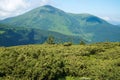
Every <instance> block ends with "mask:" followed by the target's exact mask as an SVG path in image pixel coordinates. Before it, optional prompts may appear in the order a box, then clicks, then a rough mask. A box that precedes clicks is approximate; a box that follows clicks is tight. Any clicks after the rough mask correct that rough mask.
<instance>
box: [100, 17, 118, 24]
mask: <svg viewBox="0 0 120 80" xmlns="http://www.w3.org/2000/svg"><path fill="white" fill-rule="evenodd" d="M100 18H102V19H104V20H106V21H107V22H109V23H112V24H120V17H108V16H102V17H101V16H100Z"/></svg>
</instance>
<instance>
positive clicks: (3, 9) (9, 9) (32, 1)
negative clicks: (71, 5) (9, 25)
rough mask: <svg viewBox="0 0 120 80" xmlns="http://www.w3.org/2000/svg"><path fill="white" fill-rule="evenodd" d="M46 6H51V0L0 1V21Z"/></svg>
mask: <svg viewBox="0 0 120 80" xmlns="http://www.w3.org/2000/svg"><path fill="white" fill-rule="evenodd" d="M46 4H51V0H0V19H4V18H7V17H12V16H16V15H19V14H21V13H24V12H26V11H28V10H30V9H33V8H35V7H38V6H42V5H46Z"/></svg>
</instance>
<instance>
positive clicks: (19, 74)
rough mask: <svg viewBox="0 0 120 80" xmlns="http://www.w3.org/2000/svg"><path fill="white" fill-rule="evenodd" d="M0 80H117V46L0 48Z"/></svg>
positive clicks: (119, 75) (119, 69)
mask: <svg viewBox="0 0 120 80" xmlns="http://www.w3.org/2000/svg"><path fill="white" fill-rule="evenodd" d="M0 80H120V43H119V42H116V43H110V42H105V43H96V44H90V45H85V44H84V45H71V46H70V45H65V44H64V45H63V44H59V45H58V44H53V45H52V44H51V45H50V44H43V45H26V46H15V47H0Z"/></svg>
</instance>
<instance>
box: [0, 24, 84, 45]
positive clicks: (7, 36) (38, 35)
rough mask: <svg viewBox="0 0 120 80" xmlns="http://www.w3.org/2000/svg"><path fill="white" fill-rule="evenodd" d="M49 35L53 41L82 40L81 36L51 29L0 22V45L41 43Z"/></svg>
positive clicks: (77, 41) (76, 41)
mask: <svg viewBox="0 0 120 80" xmlns="http://www.w3.org/2000/svg"><path fill="white" fill-rule="evenodd" d="M49 36H53V37H54V38H55V43H63V42H74V43H79V42H80V40H83V39H82V38H81V37H76V36H69V35H64V34H61V33H57V32H52V31H45V30H40V29H33V28H31V29H29V28H24V27H18V28H14V27H13V26H10V25H3V24H0V46H16V45H27V44H42V43H45V41H46V40H47V39H48V37H49Z"/></svg>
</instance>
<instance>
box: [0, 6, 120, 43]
mask: <svg viewBox="0 0 120 80" xmlns="http://www.w3.org/2000/svg"><path fill="white" fill-rule="evenodd" d="M0 23H2V24H9V25H13V26H15V27H25V28H35V29H41V30H47V31H53V32H58V33H61V34H65V35H70V36H76V37H82V38H83V39H85V40H87V41H88V42H90V43H91V42H103V41H106V40H109V41H120V38H119V37H120V36H119V34H120V28H118V27H116V26H115V25H112V24H110V23H108V22H107V21H105V20H103V19H101V18H99V17H97V16H94V15H91V14H73V13H66V12H64V11H62V10H60V9H58V8H55V7H53V6H50V5H45V6H42V7H38V8H35V9H33V10H31V11H29V12H27V13H25V14H22V15H20V16H17V17H13V18H9V19H5V20H3V21H0Z"/></svg>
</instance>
